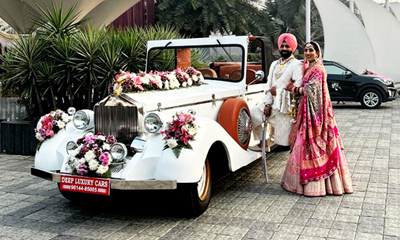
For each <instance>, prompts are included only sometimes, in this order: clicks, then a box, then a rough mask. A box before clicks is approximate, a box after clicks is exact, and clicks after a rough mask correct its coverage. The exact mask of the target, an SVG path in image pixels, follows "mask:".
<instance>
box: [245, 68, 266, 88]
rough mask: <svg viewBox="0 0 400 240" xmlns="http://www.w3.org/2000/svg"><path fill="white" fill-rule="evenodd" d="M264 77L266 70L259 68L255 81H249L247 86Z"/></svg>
mask: <svg viewBox="0 0 400 240" xmlns="http://www.w3.org/2000/svg"><path fill="white" fill-rule="evenodd" d="M263 78H264V72H263V71H262V70H257V71H256V78H255V79H254V80H253V81H251V82H250V83H248V84H247V86H249V85H251V84H253V83H256V82H259V81H260V80H261V79H263Z"/></svg>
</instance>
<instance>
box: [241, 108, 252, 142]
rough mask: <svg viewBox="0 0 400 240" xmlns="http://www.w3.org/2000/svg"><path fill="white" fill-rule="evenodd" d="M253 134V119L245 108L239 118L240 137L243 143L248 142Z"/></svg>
mask: <svg viewBox="0 0 400 240" xmlns="http://www.w3.org/2000/svg"><path fill="white" fill-rule="evenodd" d="M250 134H251V119H250V116H249V114H248V113H247V111H246V110H245V109H244V108H243V109H242V110H241V111H240V113H239V118H238V138H239V141H240V142H241V143H242V144H246V142H247V141H248V139H249V137H250Z"/></svg>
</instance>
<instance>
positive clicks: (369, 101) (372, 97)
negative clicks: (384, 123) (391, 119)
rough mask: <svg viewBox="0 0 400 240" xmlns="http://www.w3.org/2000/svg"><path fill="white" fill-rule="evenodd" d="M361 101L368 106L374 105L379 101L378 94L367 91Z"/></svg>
mask: <svg viewBox="0 0 400 240" xmlns="http://www.w3.org/2000/svg"><path fill="white" fill-rule="evenodd" d="M363 101H364V103H365V105H367V106H368V107H375V106H376V105H377V104H378V102H379V96H378V95H377V94H376V93H374V92H367V93H366V94H365V95H364V97H363Z"/></svg>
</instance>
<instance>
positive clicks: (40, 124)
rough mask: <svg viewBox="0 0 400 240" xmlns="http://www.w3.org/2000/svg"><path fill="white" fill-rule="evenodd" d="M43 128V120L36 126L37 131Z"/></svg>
mask: <svg viewBox="0 0 400 240" xmlns="http://www.w3.org/2000/svg"><path fill="white" fill-rule="evenodd" d="M41 128H42V120H41V119H40V120H39V122H38V123H37V125H36V129H41Z"/></svg>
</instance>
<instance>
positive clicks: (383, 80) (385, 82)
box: [374, 78, 393, 85]
mask: <svg viewBox="0 0 400 240" xmlns="http://www.w3.org/2000/svg"><path fill="white" fill-rule="evenodd" d="M374 79H375V80H378V81H380V82H381V83H383V84H385V85H391V84H392V83H393V82H392V81H390V80H388V79H384V78H374Z"/></svg>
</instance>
